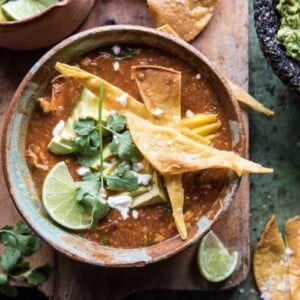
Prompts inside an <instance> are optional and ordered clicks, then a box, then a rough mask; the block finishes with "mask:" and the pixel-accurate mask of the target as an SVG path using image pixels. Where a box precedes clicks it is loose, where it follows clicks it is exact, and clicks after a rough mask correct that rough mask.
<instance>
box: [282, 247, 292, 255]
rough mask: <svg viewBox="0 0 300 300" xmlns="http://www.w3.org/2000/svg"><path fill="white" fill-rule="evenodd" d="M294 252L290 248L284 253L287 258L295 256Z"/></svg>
mask: <svg viewBox="0 0 300 300" xmlns="http://www.w3.org/2000/svg"><path fill="white" fill-rule="evenodd" d="M293 253H294V252H293V250H292V249H291V248H289V247H287V248H285V251H284V254H285V255H287V256H291V255H293Z"/></svg>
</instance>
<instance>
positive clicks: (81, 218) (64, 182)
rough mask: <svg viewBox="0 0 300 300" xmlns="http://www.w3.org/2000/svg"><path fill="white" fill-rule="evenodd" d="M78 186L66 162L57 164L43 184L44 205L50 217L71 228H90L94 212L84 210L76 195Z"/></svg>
mask: <svg viewBox="0 0 300 300" xmlns="http://www.w3.org/2000/svg"><path fill="white" fill-rule="evenodd" d="M76 189H77V186H76V184H75V182H74V181H73V178H72V177H71V175H70V173H69V170H68V168H67V165H66V164H65V163H64V162H60V163H58V164H56V165H55V166H54V167H53V168H52V169H51V170H50V172H49V173H48V175H47V177H46V179H45V181H44V184H43V205H44V207H45V209H46V211H47V213H48V214H49V215H50V217H51V218H52V219H53V220H54V221H55V222H56V223H58V224H60V225H61V226H63V227H65V228H68V229H71V230H83V229H88V228H89V227H90V226H91V223H92V212H91V211H87V210H84V209H83V208H82V206H81V205H80V204H79V203H78V201H77V200H76V197H75V193H76Z"/></svg>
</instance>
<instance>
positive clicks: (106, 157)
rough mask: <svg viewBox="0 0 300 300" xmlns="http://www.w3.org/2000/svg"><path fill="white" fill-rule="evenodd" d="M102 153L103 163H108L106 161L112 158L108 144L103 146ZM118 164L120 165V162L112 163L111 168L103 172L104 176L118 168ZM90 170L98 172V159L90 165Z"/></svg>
mask: <svg viewBox="0 0 300 300" xmlns="http://www.w3.org/2000/svg"><path fill="white" fill-rule="evenodd" d="M102 153H103V161H104V162H108V160H110V159H111V158H112V157H113V154H112V153H111V151H110V149H109V144H107V145H106V146H104V148H103V152H102ZM119 164H120V161H116V162H114V163H112V164H111V166H110V167H108V169H107V170H104V174H108V173H111V171H112V170H114V169H115V167H116V166H118V165H119ZM91 168H92V169H94V170H96V171H99V170H100V159H99V160H97V161H96V162H95V163H93V164H92V165H91Z"/></svg>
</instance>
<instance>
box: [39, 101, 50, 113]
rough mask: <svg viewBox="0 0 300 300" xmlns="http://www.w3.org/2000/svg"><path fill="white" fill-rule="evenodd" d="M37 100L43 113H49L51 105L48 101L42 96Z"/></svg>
mask: <svg viewBox="0 0 300 300" xmlns="http://www.w3.org/2000/svg"><path fill="white" fill-rule="evenodd" d="M37 101H38V103H39V106H40V108H41V109H42V111H43V113H44V114H49V113H50V112H51V111H52V105H51V102H50V101H48V100H46V99H45V98H43V97H41V98H39V99H38V100H37Z"/></svg>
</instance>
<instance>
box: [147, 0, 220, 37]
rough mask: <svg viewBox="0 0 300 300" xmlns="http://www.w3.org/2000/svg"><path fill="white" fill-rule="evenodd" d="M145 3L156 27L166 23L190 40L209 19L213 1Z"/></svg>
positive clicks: (157, 1)
mask: <svg viewBox="0 0 300 300" xmlns="http://www.w3.org/2000/svg"><path fill="white" fill-rule="evenodd" d="M147 3H148V6H149V9H150V13H151V15H152V19H153V22H154V24H155V26H156V27H159V26H163V25H166V24H168V25H169V26H170V27H172V28H173V30H175V32H177V34H178V35H179V36H180V37H181V38H183V39H184V40H186V41H191V40H193V39H194V38H195V37H196V36H197V35H198V34H199V33H200V32H201V31H202V30H203V29H204V28H205V26H206V25H207V24H208V22H209V21H210V19H211V17H212V15H213V5H214V4H215V1H208V0H206V1H205V0H204V1H199V0H182V1H178V0H147ZM204 3H205V4H206V5H204Z"/></svg>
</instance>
